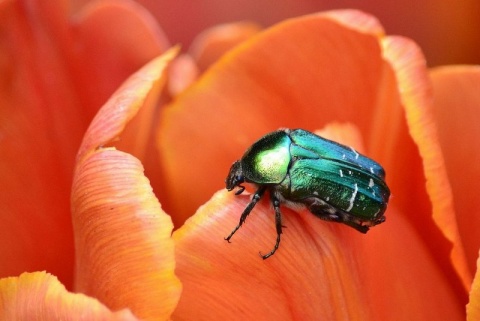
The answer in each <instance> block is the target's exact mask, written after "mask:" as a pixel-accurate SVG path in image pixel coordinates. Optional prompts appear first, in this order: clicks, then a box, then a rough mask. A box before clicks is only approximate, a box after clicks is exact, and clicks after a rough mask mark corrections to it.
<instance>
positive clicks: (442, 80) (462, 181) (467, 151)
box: [430, 66, 480, 275]
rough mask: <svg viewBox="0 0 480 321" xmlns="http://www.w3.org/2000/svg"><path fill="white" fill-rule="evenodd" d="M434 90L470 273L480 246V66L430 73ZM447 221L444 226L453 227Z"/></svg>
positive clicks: (458, 240) (441, 69)
mask: <svg viewBox="0 0 480 321" xmlns="http://www.w3.org/2000/svg"><path fill="white" fill-rule="evenodd" d="M430 75H431V78H432V81H433V90H434V98H435V101H434V107H435V109H434V116H435V122H436V123H437V125H438V135H439V142H440V145H441V147H442V151H443V154H444V156H445V165H446V168H447V173H448V178H449V180H450V183H451V185H452V192H453V200H454V204H455V212H456V214H457V215H456V217H455V218H453V219H455V220H456V224H458V227H459V231H460V233H459V234H460V238H457V239H456V240H455V242H460V243H457V244H456V246H457V247H463V248H464V249H465V253H466V256H467V259H468V267H469V274H470V275H474V274H475V271H476V261H477V257H478V249H479V248H480V238H479V237H478V231H480V219H479V216H478V213H480V205H479V204H478V202H476V201H475V200H476V199H477V192H478V191H480V181H479V180H478V179H475V178H478V177H480V165H479V164H480V156H479V153H478V151H479V150H480V140H479V139H478V137H480V127H479V125H478V120H479V119H480V108H479V106H480V91H479V83H480V68H479V67H478V66H449V67H441V68H436V69H434V70H433V71H432V72H431V73H430ZM450 219H452V218H449V220H445V221H443V222H441V223H442V225H443V228H445V229H448V228H450V224H452V223H451V221H450Z"/></svg>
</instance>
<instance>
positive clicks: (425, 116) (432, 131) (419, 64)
mask: <svg viewBox="0 0 480 321" xmlns="http://www.w3.org/2000/svg"><path fill="white" fill-rule="evenodd" d="M384 46H385V56H386V58H387V59H388V60H389V61H390V62H391V63H392V65H393V68H395V69H396V73H397V75H398V83H399V87H400V90H401V92H402V94H403V95H402V102H403V105H404V107H405V112H406V117H407V123H408V125H409V131H410V134H411V136H412V138H413V140H414V141H415V142H416V144H417V146H418V150H419V153H420V155H421V156H422V162H423V168H424V173H425V178H426V190H427V192H428V195H429V197H430V200H431V202H432V215H433V219H434V220H435V223H436V224H437V225H438V227H439V228H440V229H441V231H442V232H443V234H444V236H445V237H446V238H447V239H448V240H449V241H450V242H452V243H453V248H452V250H451V254H450V256H451V259H452V263H453V266H454V268H455V269H456V271H457V273H458V275H459V276H460V279H461V281H462V282H463V286H464V287H465V289H468V288H469V286H470V284H471V280H472V275H471V274H470V272H469V270H468V267H467V261H466V257H465V253H464V249H463V247H461V246H459V245H460V244H461V241H460V235H459V231H458V226H457V223H456V221H455V210H454V207H453V202H452V191H451V187H450V182H449V179H448V176H447V172H446V168H445V163H444V158H443V155H442V151H441V148H440V144H439V140H438V134H437V129H436V127H435V119H434V116H433V105H432V95H431V87H430V82H429V79H428V78H427V74H426V72H424V70H425V68H426V67H425V62H424V61H423V59H422V58H423V56H422V54H421V52H420V50H419V49H418V48H417V47H416V45H415V44H413V43H412V42H411V41H410V40H407V39H403V38H398V37H391V38H387V39H386V40H385V42H384ZM407 52H408V53H409V54H406V53H407ZM422 70H423V72H422ZM409 176H410V175H409ZM409 179H411V178H410V177H409ZM415 181H418V182H421V180H420V179H419V180H415ZM404 186H406V187H408V188H411V186H410V184H408V182H406V184H404ZM410 194H413V193H410ZM404 195H409V194H408V193H405V194H404ZM412 196H413V195H412ZM408 203H409V206H410V207H411V206H412V205H411V204H415V205H416V203H415V201H414V200H413V199H410V200H409V202H408ZM418 219H420V220H422V218H420V217H419V218H418ZM424 219H425V218H423V220H424ZM417 226H418V227H419V228H421V229H422V231H423V230H424V227H425V226H426V225H424V224H419V225H417ZM419 235H422V233H419ZM424 236H425V237H429V234H428V233H427V234H424ZM436 238H437V236H436V235H433V237H432V238H431V239H430V240H429V242H428V243H429V244H430V245H431V246H432V253H435V254H436V255H437V257H438V258H439V259H441V258H443V257H447V256H446V255H444V254H443V253H444V252H445V251H446V250H448V247H447V248H446V247H444V246H441V247H439V246H438V242H436V241H435V239H436ZM442 264H443V265H444V266H445V262H442ZM445 267H446V266H445ZM446 268H447V267H446Z"/></svg>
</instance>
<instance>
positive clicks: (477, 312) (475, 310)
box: [434, 72, 480, 321]
mask: <svg viewBox="0 0 480 321" xmlns="http://www.w3.org/2000/svg"><path fill="white" fill-rule="evenodd" d="M434 73H436V72H434ZM434 77H436V76H434ZM476 271H477V273H476V274H475V277H474V278H473V283H472V288H471V289H470V301H469V302H468V304H467V321H476V320H480V256H479V258H478V260H477V269H476Z"/></svg>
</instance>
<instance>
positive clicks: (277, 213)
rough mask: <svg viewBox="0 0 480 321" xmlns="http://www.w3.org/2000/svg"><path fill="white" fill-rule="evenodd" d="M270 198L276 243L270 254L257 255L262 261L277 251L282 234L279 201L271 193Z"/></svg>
mask: <svg viewBox="0 0 480 321" xmlns="http://www.w3.org/2000/svg"><path fill="white" fill-rule="evenodd" d="M271 198H272V205H273V208H274V209H275V228H276V230H277V241H276V242H275V246H274V247H273V250H271V251H270V253H267V254H265V255H262V253H259V254H260V256H261V257H262V259H264V260H265V259H268V258H269V257H270V256H272V255H273V254H274V253H275V252H276V251H277V250H278V246H279V245H280V235H281V234H282V213H281V212H280V201H279V200H278V198H277V197H276V196H275V195H274V194H273V193H271Z"/></svg>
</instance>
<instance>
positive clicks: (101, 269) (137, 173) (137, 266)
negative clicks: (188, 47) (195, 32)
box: [72, 50, 181, 319]
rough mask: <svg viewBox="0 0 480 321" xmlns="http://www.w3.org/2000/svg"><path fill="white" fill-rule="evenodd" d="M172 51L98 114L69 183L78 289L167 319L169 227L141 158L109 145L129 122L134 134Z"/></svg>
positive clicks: (172, 288) (172, 300)
mask: <svg viewBox="0 0 480 321" xmlns="http://www.w3.org/2000/svg"><path fill="white" fill-rule="evenodd" d="M175 53H176V50H172V51H169V52H167V53H166V54H165V55H163V56H161V57H159V58H157V59H155V60H153V61H152V62H150V63H149V64H148V65H146V66H145V67H144V68H142V69H141V70H140V71H138V72H137V73H136V74H134V75H133V76H132V77H130V78H129V79H128V81H127V82H126V83H125V84H124V85H123V86H122V87H121V88H120V89H119V90H118V91H117V93H115V94H114V95H113V96H112V98H111V99H110V100H109V101H108V102H107V103H106V105H105V106H104V107H103V108H102V109H101V110H100V111H99V113H98V114H97V117H96V118H95V119H94V120H93V122H92V124H91V126H90V128H89V130H88V131H87V133H86V135H85V138H84V141H83V144H82V146H81V148H80V152H79V156H78V162H77V167H76V171H75V176H74V183H73V192H72V208H73V209H72V211H73V225H74V232H75V245H76V249H77V252H76V254H77V257H76V258H77V270H76V272H77V276H76V283H77V284H76V285H77V287H78V289H79V290H80V291H82V292H84V293H86V294H89V295H91V296H94V297H96V298H98V299H99V300H100V301H101V302H103V303H105V304H106V305H107V306H108V307H110V308H111V309H121V308H125V307H128V308H129V309H131V310H132V311H133V312H134V313H135V315H138V316H139V317H141V318H143V319H168V318H169V316H170V314H171V313H172V311H173V309H174V308H175V306H176V304H177V302H178V298H179V296H180V292H181V285H180V283H179V281H178V279H177V278H176V277H175V275H174V268H175V262H174V244H173V241H172V239H171V232H172V229H173V225H172V222H171V219H170V217H169V216H168V215H166V214H165V213H164V212H163V211H162V209H161V207H160V204H159V202H158V200H157V198H156V197H155V195H154V194H153V192H152V188H151V186H150V184H149V181H148V179H147V178H146V177H145V176H144V174H143V167H142V164H141V163H140V161H139V160H138V159H136V158H135V157H133V156H132V155H130V154H127V153H124V152H121V151H118V150H116V149H115V148H114V147H106V146H111V145H113V144H114V139H115V138H118V137H120V139H122V138H123V134H124V130H125V127H126V126H127V125H128V128H127V130H126V132H125V134H126V136H127V137H133V134H131V133H130V134H128V133H127V132H128V130H130V129H132V128H131V127H130V122H131V120H132V118H133V117H134V116H136V115H138V114H137V113H138V112H139V109H140V108H142V107H143V105H144V104H149V103H152V101H153V100H155V99H154V96H155V94H158V93H159V92H160V90H161V86H162V85H163V84H164V83H165V81H164V79H163V77H162V76H164V74H165V68H166V66H167V64H168V62H169V61H171V60H172V59H173V57H174V55H175ZM140 116H141V115H140ZM134 121H135V120H134ZM115 145H117V146H118V145H119V144H115ZM127 145H128V144H127ZM124 146H125V145H124Z"/></svg>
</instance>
